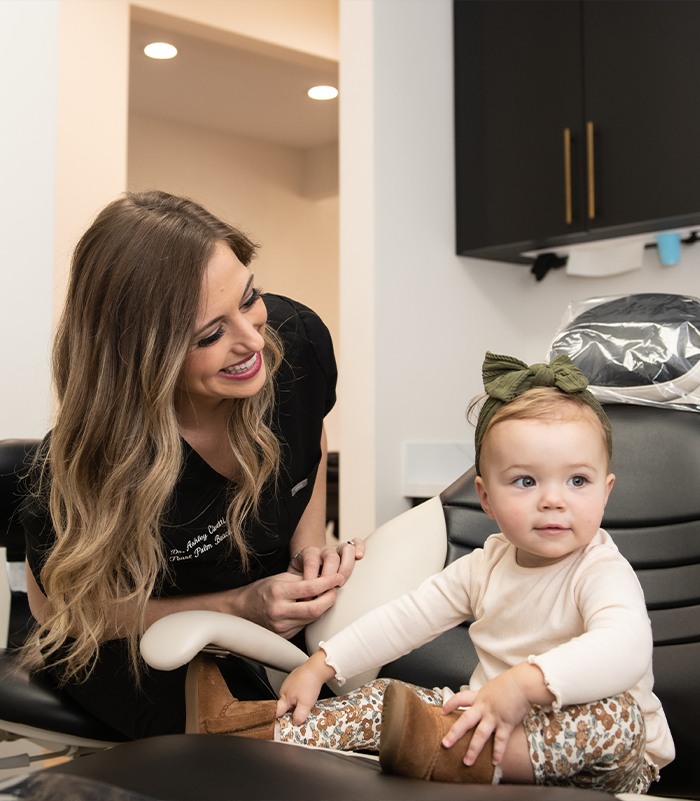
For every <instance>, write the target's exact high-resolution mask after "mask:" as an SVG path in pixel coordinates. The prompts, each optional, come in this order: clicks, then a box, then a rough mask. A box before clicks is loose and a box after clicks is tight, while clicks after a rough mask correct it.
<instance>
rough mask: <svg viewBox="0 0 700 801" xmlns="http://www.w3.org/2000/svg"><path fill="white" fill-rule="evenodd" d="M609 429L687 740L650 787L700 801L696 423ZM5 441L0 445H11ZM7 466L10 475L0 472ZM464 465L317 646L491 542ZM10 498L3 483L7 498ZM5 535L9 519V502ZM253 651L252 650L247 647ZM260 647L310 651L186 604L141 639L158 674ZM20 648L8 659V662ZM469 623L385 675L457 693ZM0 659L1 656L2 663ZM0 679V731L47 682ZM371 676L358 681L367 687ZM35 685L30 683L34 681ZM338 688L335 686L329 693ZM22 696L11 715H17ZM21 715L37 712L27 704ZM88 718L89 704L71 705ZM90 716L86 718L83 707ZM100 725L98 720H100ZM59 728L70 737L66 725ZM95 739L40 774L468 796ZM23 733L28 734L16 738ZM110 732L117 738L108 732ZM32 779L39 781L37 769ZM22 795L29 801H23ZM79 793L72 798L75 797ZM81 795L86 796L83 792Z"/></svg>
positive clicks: (349, 596) (17, 722) (143, 789)
mask: <svg viewBox="0 0 700 801" xmlns="http://www.w3.org/2000/svg"><path fill="white" fill-rule="evenodd" d="M606 410H607V411H608V413H609V416H610V419H611V421H612V424H613V439H614V457H613V471H614V472H615V473H616V475H617V483H616V485H615V489H614V491H613V493H612V495H611V498H610V501H609V503H608V507H607V509H606V515H605V519H604V521H603V525H604V526H605V528H607V530H608V531H609V532H610V533H611V535H612V536H613V538H614V539H615V541H616V542H617V544H618V546H619V547H620V550H621V551H622V552H623V554H624V555H625V556H626V557H627V558H628V559H629V560H630V562H631V563H632V565H633V567H634V569H635V570H636V572H637V575H638V576H639V578H640V581H641V583H642V586H643V588H644V592H645V596H646V600H647V607H648V609H649V615H650V618H651V622H652V629H653V634H654V643H655V646H654V671H655V679H656V683H655V692H656V693H657V695H658V696H659V697H660V699H661V701H662V703H663V706H664V709H665V711H666V715H667V717H668V720H669V724H670V726H671V730H672V733H673V736H674V739H675V742H676V749H677V756H676V761H675V762H674V763H672V764H671V765H669V766H667V767H666V768H664V769H663V771H662V780H661V782H660V783H658V784H656V785H654V786H653V787H652V788H651V793H652V794H656V795H661V796H667V797H674V798H688V799H700V773H699V772H698V769H697V767H696V763H695V760H696V758H697V757H698V755H700V724H699V721H700V670H699V669H698V666H699V665H700V416H698V414H697V413H695V412H690V411H676V410H671V409H658V408H652V407H642V406H633V405H610V406H607V407H606ZM4 447H5V443H0V452H1V451H2V450H3V449H4ZM3 471H4V468H2V469H0V474H1V473H3ZM474 475H475V474H474V471H473V469H471V470H469V471H467V472H466V473H465V474H464V475H463V476H462V477H461V478H459V479H458V480H457V481H456V482H454V484H452V485H451V486H450V487H448V488H447V489H446V490H445V491H444V492H443V493H442V494H441V495H440V496H438V497H436V498H432V499H430V500H428V501H426V502H424V503H422V504H420V505H418V506H416V507H415V508H413V509H410V510H409V511H407V512H405V513H404V514H402V515H400V516H399V517H397V518H395V519H394V520H391V521H389V522H388V523H386V524H384V525H383V526H381V527H379V528H378V529H377V530H376V531H375V532H374V533H373V534H372V535H371V536H370V537H369V538H368V540H367V553H366V556H365V559H363V560H362V561H361V562H359V563H358V564H357V567H356V572H355V575H354V576H353V579H352V580H351V581H350V582H348V584H347V585H346V587H344V588H343V590H342V591H341V592H340V593H339V596H338V602H337V604H336V606H335V607H334V608H333V609H332V610H331V611H330V612H329V613H327V614H326V615H325V616H324V617H323V618H322V619H321V620H319V621H317V622H316V623H315V624H313V625H312V626H309V627H308V632H307V635H308V637H307V641H308V645H309V648H310V649H314V648H315V647H316V646H317V644H318V641H319V640H321V639H323V638H325V637H328V636H330V634H332V633H333V632H334V631H336V630H337V629H338V628H339V627H342V626H343V625H344V624H345V623H346V622H348V621H350V620H352V619H353V618H355V617H357V616H358V615H359V614H361V613H362V612H363V611H365V610H367V609H370V608H372V607H374V606H376V605H377V604H379V603H382V602H383V601H386V600H389V599H390V598H392V597H394V596H395V595H397V594H399V593H401V592H403V591H405V590H406V589H409V588H410V587H413V586H415V585H416V584H417V583H418V582H419V581H421V580H422V578H424V577H425V576H427V575H430V574H432V573H434V572H436V571H437V570H439V569H441V567H442V566H443V565H444V564H445V563H446V562H450V561H452V560H453V559H455V558H458V557H459V556H461V555H462V554H464V553H467V552H469V551H470V550H472V549H474V548H478V547H480V546H481V545H482V544H483V542H484V540H485V539H486V537H487V536H488V535H489V534H491V533H492V532H493V530H494V529H493V522H492V521H490V520H489V519H488V518H486V516H485V515H484V514H483V512H482V511H481V508H480V506H479V502H478V498H477V495H476V492H475V490H474V486H473V482H474ZM6 491H7V487H6V486H5V485H4V484H3V486H2V493H3V495H4V493H5V492H6ZM2 509H3V522H2V528H0V532H2V530H3V529H4V528H5V521H6V518H5V507H4V506H3V507H2ZM243 646H244V647H243ZM212 647H214V648H215V649H217V650H218V649H224V650H231V651H233V652H236V653H239V654H241V655H243V656H250V657H252V658H256V659H258V660H259V661H262V662H263V663H265V664H267V665H269V666H270V668H272V675H273V677H274V676H275V675H277V676H278V677H279V676H281V675H283V674H284V673H285V672H287V671H289V670H290V669H292V668H293V667H295V666H296V665H297V664H299V663H300V662H301V661H302V660H303V659H304V658H305V654H303V653H302V652H301V651H298V650H297V649H295V647H294V646H293V645H291V643H289V642H288V641H286V640H283V639H281V638H279V637H277V635H275V634H273V633H271V632H269V631H267V630H265V629H261V628H259V627H257V626H255V624H252V623H250V622H249V621H244V620H240V619H236V618H232V617H230V616H227V615H221V614H219V613H213V612H181V613H177V614H175V615H171V616H169V617H166V618H163V619H162V620H159V621H158V622H157V623H156V624H154V625H153V626H152V627H151V628H150V629H149V630H148V631H147V632H146V633H145V634H144V637H143V638H142V654H143V656H144V658H145V660H146V661H147V662H148V663H149V664H151V665H153V666H154V667H156V668H160V669H174V668H175V667H178V666H180V665H182V664H185V663H186V662H188V661H189V660H190V659H191V658H192V656H194V654H195V653H197V652H198V651H199V650H201V649H203V648H212ZM7 656H9V657H10V659H11V652H10V653H8V652H6V653H5V654H3V655H2V657H3V659H4V658H5V657H7ZM475 661H476V660H475V656H474V653H473V649H472V647H471V643H470V641H469V633H468V625H467V624H464V625H462V626H459V627H457V628H455V629H453V630H451V631H448V632H446V633H445V634H443V635H441V636H440V637H438V638H437V639H436V640H434V641H433V642H431V643H429V644H428V645H426V646H424V647H423V648H420V649H418V650H417V651H414V652H413V653H412V654H409V655H407V656H405V657H402V658H401V659H399V660H397V661H396V662H394V663H392V664H390V665H385V666H383V668H382V669H381V671H380V675H382V676H390V677H393V678H399V679H403V680H406V681H411V682H413V683H416V684H421V685H426V686H450V687H453V688H457V687H458V686H459V685H460V684H463V683H465V682H466V681H467V680H468V676H469V674H470V672H471V670H472V668H473V666H474V664H475ZM0 665H1V661H0ZM6 675H7V674H5V673H3V674H2V676H3V678H2V680H0V728H4V729H5V730H6V731H10V732H13V731H17V730H18V729H21V728H22V727H23V721H22V716H21V715H20V714H19V712H18V706H17V703H16V701H14V702H13V698H15V690H16V688H15V686H14V685H15V684H16V683H18V684H19V692H20V693H21V692H23V691H24V692H26V693H27V694H26V695H25V698H26V699H29V698H30V695H29V692H32V693H33V692H34V690H35V689H36V688H35V686H34V684H35V680H34V679H27V678H26V677H20V679H19V681H18V682H16V681H15V679H10V680H9V682H8V683H7V684H6V680H5V676H6ZM372 677H373V675H370V674H365V675H364V676H360V677H354V678H353V680H352V682H349V683H348V684H347V685H345V688H347V687H348V686H358V685H359V684H361V683H363V682H364V681H366V680H367V679H369V678H372ZM23 688H24V689H23ZM331 689H333V690H337V688H335V687H332V686H331ZM31 698H32V699H33V701H32V703H35V704H36V707H35V708H34V709H33V713H32V720H33V723H32V724H31V725H30V727H29V728H30V730H31V732H32V733H33V732H34V731H35V730H40V731H42V732H45V733H47V739H49V737H48V732H53V741H54V742H61V741H62V737H61V735H60V734H57V730H56V729H55V728H54V727H53V723H48V722H47V724H46V726H45V727H43V728H42V727H41V726H39V725H38V723H39V719H40V718H41V715H42V714H43V709H42V708H41V705H42V704H43V703H44V702H50V703H49V705H50V704H54V705H55V704H57V703H59V704H61V703H62V701H61V699H60V697H58V696H56V695H55V694H53V693H52V692H51V691H49V690H48V689H46V688H41V687H40V688H39V692H38V694H37V695H32V696H31ZM12 703H14V709H15V710H16V711H15V713H13V714H10V713H9V712H8V711H7V707H8V704H9V705H12ZM24 712H25V715H26V714H29V712H28V710H27V709H25V710H24ZM71 712H72V713H75V714H76V715H77V717H80V716H81V713H80V710H75V709H73V710H71ZM82 715H83V717H85V714H84V713H82ZM91 723H93V724H94V723H95V721H91ZM58 731H60V730H58ZM97 733H98V735H101V734H104V735H105V736H104V738H103V739H101V737H100V736H97V737H96V739H95V740H92V747H93V748H95V747H99V745H100V744H101V746H102V747H103V748H104V747H106V746H108V745H110V746H114V747H111V748H109V749H105V750H101V751H99V753H94V754H92V755H89V756H84V757H81V758H80V759H73V760H71V761H69V762H66V763H64V764H61V765H57V766H55V767H51V768H48V769H46V770H44V771H42V772H41V774H42V779H45V780H47V781H48V780H49V778H50V779H51V780H53V781H56V780H57V779H58V777H59V776H64V777H65V779H66V781H69V780H70V781H76V780H78V779H81V780H84V781H86V782H97V783H102V784H105V783H106V784H108V785H109V786H113V787H116V788H120V789H122V790H124V791H126V792H130V793H138V794H142V795H143V796H145V797H148V798H154V799H163V801H166V800H167V801H180V800H182V801H190V800H192V801H194V800H196V801H209V799H211V801H239V799H292V798H300V799H302V798H303V799H304V801H314V799H321V798H324V799H326V798H327V799H332V801H341V799H357V798H359V797H363V798H365V799H367V801H372V799H392V798H402V799H423V798H426V799H428V798H430V799H435V800H436V801H440V800H441V799H443V798H444V799H445V801H447V800H448V799H451V798H453V797H454V798H455V799H456V798H458V797H459V798H461V799H463V798H465V797H467V789H466V788H463V787H460V786H458V785H448V784H436V783H427V782H420V781H414V780H408V779H404V778H402V777H396V776H386V775H384V774H382V773H381V772H380V771H379V768H378V766H377V764H376V761H375V760H373V759H371V758H369V757H366V756H363V755H359V756H353V755H344V754H339V753H332V752H323V751H320V750H311V749H305V748H292V747H289V746H285V745H283V744H279V743H268V742H260V741H252V740H244V739H242V738H236V737H217V736H215V735H184V734H183V735H171V736H167V737H154V738H149V739H147V740H140V741H136V742H130V743H125V744H121V745H116V746H115V745H114V743H115V742H116V738H114V737H112V738H110V736H109V735H110V733H109V732H105V731H102V732H97ZM18 734H19V735H20V736H23V735H22V731H18ZM112 734H113V733H112ZM26 781H27V782H31V781H39V779H37V777H32V778H27V779H26ZM596 795H598V796H599V797H601V798H606V797H607V796H605V795H604V794H599V793H595V792H593V791H590V790H580V789H576V788H555V787H522V786H515V785H513V786H505V785H504V786H498V787H482V786H479V787H475V786H470V787H469V789H468V797H469V798H470V799H478V800H479V801H480V800H481V799H484V801H509V799H514V800H515V799H518V801H522V800H523V799H525V801H527V799H529V798H530V797H532V798H533V799H534V798H537V799H540V800H541V801H549V800H550V799H552V801H554V799H561V800H562V801H586V799H588V801H593V799H594V798H595V797H596ZM17 797H18V798H19V797H24V796H20V795H17ZM77 797H78V796H76V798H77ZM85 797H86V798H88V797H90V796H85Z"/></svg>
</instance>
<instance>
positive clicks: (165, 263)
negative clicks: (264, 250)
mask: <svg viewBox="0 0 700 801" xmlns="http://www.w3.org/2000/svg"><path fill="white" fill-rule="evenodd" d="M255 249H256V248H255V245H253V243H252V242H250V240H249V239H248V238H247V237H246V236H244V235H243V234H242V233H241V232H240V231H237V230H236V229H234V228H232V227H231V226H229V225H226V224H225V223H223V222H222V221H220V220H218V219H217V218H216V217H214V216H213V215H211V214H210V213H209V212H207V211H206V210H205V209H203V208H202V207H201V206H199V205H197V204H196V203H193V202H192V201H190V200H187V199H183V198H178V197H174V196H172V195H168V194H166V193H163V192H147V193H142V194H134V193H130V194H126V195H125V196H123V197H122V198H120V199H118V200H116V201H114V202H113V203H111V204H110V205H108V206H107V207H106V208H105V209H104V210H103V211H102V212H101V213H100V214H99V215H98V217H97V218H96V220H95V221H94V223H93V224H92V225H91V227H90V228H89V229H88V231H87V232H86V233H85V234H84V235H83V237H82V239H81V240H80V242H79V243H78V246H77V248H76V251H75V254H74V257H73V263H72V269H71V276H70V281H69V286H68V293H67V299H66V304H65V308H64V312H63V316H62V319H61V322H60V325H59V328H58V332H57V336H56V340H55V343H54V352H53V369H54V381H55V386H56V393H57V398H58V403H59V409H58V414H57V417H56V422H55V426H54V427H53V429H52V431H51V433H50V435H49V436H47V437H46V439H45V441H44V443H43V446H42V448H41V451H40V455H39V459H38V460H37V463H36V465H35V469H34V472H33V475H34V487H35V490H34V492H33V493H32V495H31V496H30V497H29V498H28V499H27V501H26V503H25V505H24V509H23V520H24V525H25V532H26V540H27V583H28V594H29V602H30V606H31V610H32V614H33V616H34V617H35V619H36V621H37V622H38V626H37V628H36V630H35V632H34V634H33V636H32V637H31V639H30V640H29V642H28V643H27V646H26V648H25V660H26V662H27V663H28V664H29V665H30V666H31V667H33V668H36V669H45V670H46V671H47V673H48V674H49V676H50V677H51V678H52V679H53V680H55V681H56V682H59V683H60V684H61V685H62V686H63V687H64V688H65V689H66V691H67V692H68V693H70V694H71V695H72V696H73V697H74V698H75V699H76V700H77V701H78V702H79V703H80V704H81V705H82V706H84V707H85V708H86V709H88V710H89V711H90V712H92V713H93V714H94V715H96V716H97V717H99V718H100V719H102V720H104V721H105V722H107V723H108V724H110V725H111V726H112V727H114V728H115V729H117V730H119V731H120V732H122V733H123V734H125V735H126V736H128V737H133V738H136V737H142V736H149V735H155V734H163V733H170V732H178V731H184V721H185V707H184V672H185V671H184V669H183V670H179V671H173V672H171V673H165V672H159V671H154V670H150V669H148V668H147V667H146V666H145V665H144V664H143V663H142V662H141V661H140V660H139V656H138V640H139V636H140V635H141V633H142V632H143V631H144V630H145V629H146V628H147V627H148V626H149V625H150V624H151V623H153V622H154V621H155V620H157V619H158V618H160V617H162V616H163V615H166V614H169V613H171V612H175V611H180V610H184V609H211V610H216V611H222V612H227V613H231V614H236V615H240V616H242V617H245V618H248V619H250V620H253V621H255V622H256V623H260V624H261V625H263V626H266V627H267V628H269V629H271V630H273V631H276V632H278V633H279V634H281V635H282V636H284V637H286V638H293V637H294V636H295V635H297V634H298V633H300V632H301V631H302V629H303V628H304V626H305V625H306V624H307V623H309V622H311V621H313V620H316V619H317V618H318V617H319V616H320V615H321V614H322V613H323V612H324V611H326V610H327V609H328V608H329V607H331V606H332V605H333V603H334V602H335V592H336V589H337V588H338V587H339V586H341V585H342V584H343V583H344V581H345V580H346V579H347V578H348V576H349V575H350V573H351V572H352V569H353V565H354V561H355V559H357V558H361V556H362V553H363V543H362V542H361V541H360V540H355V541H354V543H352V544H351V543H345V544H343V545H342V546H340V547H338V548H337V549H336V548H332V547H327V546H326V544H325V466H326V443H325V435H324V430H323V418H324V416H325V415H326V414H327V413H328V411H329V410H330V409H331V407H332V406H333V403H334V402H335V381H336V368H335V360H334V356H333V348H332V343H331V340H330V336H329V334H328V331H327V329H326V327H325V326H324V325H323V323H322V322H321V320H320V319H319V318H318V317H317V316H316V315H315V314H314V313H313V312H312V311H311V310H310V309H307V308H306V307H304V306H302V305H301V304H299V303H296V302H294V301H291V300H289V299H286V298H282V297H279V296H275V295H266V296H265V297H264V298H263V297H262V296H261V294H260V290H258V289H256V288H255V285H254V280H253V275H252V273H251V272H250V269H249V264H250V262H251V260H252V258H253V256H254V253H255ZM226 679H227V681H228V682H229V685H230V686H231V688H232V690H233V691H234V692H235V693H236V694H237V695H238V696H239V697H243V698H245V697H253V698H258V697H261V693H264V692H265V691H266V688H265V687H264V685H263V680H262V677H261V674H260V672H259V671H257V670H256V669H255V668H253V667H251V666H250V665H249V664H248V663H245V662H243V661H241V660H231V661H230V663H229V664H228V666H227V668H226Z"/></svg>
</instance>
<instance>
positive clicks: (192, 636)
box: [140, 610, 307, 673]
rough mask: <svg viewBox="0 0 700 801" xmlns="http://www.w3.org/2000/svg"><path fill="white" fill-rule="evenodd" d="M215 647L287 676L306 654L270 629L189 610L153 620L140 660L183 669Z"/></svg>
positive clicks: (154, 666) (150, 663)
mask: <svg viewBox="0 0 700 801" xmlns="http://www.w3.org/2000/svg"><path fill="white" fill-rule="evenodd" d="M210 645H214V646H217V647H218V648H223V649H225V650H227V651H230V652H231V653H233V654H237V655H238V656H244V657H248V658H249V659H255V660H257V661H258V662H261V663H262V664H263V665H265V666H267V667H271V668H274V669H275V670H280V671H283V672H285V673H289V672H290V671H291V670H294V668H295V667H297V666H298V665H301V664H302V663H303V662H305V661H306V659H307V656H306V654H305V653H304V652H303V651H302V650H301V649H300V648H297V647H296V646H295V645H293V644H292V643H291V642H289V641H288V640H285V639H284V638H283V637H280V636H279V634H275V633H274V632H272V631H270V630H269V629H266V628H263V627H262V626H258V625H257V623H252V622H251V621H250V620H245V619H244V618H241V617H235V616H234V615H227V614H225V613H223V612H208V611H198V610H190V611H185V612H175V613H173V614H172V615H167V616H166V617H162V618H160V620H156V622H155V623H154V624H153V625H152V626H150V627H149V628H148V630H147V631H146V632H145V633H144V635H143V637H142V638H141V646H140V647H141V656H143V658H144V660H145V661H146V663H147V664H149V665H150V666H151V667H153V668H156V669H157V670H175V668H178V667H181V666H182V665H186V664H187V663H188V662H189V661H190V660H191V659H193V658H194V657H195V656H196V655H197V654H198V653H199V652H200V651H201V650H202V649H204V648H205V647H206V646H210Z"/></svg>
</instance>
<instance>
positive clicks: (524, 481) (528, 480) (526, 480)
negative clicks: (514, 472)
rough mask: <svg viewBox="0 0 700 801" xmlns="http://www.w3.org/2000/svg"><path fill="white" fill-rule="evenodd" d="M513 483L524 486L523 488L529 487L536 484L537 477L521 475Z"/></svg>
mask: <svg viewBox="0 0 700 801" xmlns="http://www.w3.org/2000/svg"><path fill="white" fill-rule="evenodd" d="M513 484H514V485H515V486H516V487H522V488H523V489H528V488H529V487H534V486H535V479H534V478H532V476H520V478H516V479H515V481H514V482H513Z"/></svg>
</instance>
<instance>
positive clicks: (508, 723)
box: [442, 665, 551, 765]
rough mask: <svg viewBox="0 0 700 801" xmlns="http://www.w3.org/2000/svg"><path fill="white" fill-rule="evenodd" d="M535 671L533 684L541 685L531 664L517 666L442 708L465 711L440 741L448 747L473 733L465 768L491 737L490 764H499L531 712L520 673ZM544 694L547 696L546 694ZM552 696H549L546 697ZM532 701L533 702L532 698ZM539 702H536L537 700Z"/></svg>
mask: <svg viewBox="0 0 700 801" xmlns="http://www.w3.org/2000/svg"><path fill="white" fill-rule="evenodd" d="M531 672H534V674H535V681H536V682H537V681H539V682H540V683H541V684H542V686H544V681H543V678H542V674H541V672H540V671H539V669H538V668H536V667H534V666H533V665H519V666H517V667H516V668H511V669H510V670H507V671H506V672H505V673H502V674H501V675H500V676H498V677H497V678H495V679H492V680H491V681H489V682H487V683H486V684H485V685H484V686H483V687H482V688H481V689H480V690H479V691H478V692H471V691H469V690H467V691H464V692H459V693H456V694H455V695H454V696H452V697H451V698H450V699H448V700H447V701H446V702H445V704H444V706H443V711H444V712H445V713H449V712H454V711H456V710H458V709H459V708H464V707H466V709H465V710H464V711H463V712H462V714H461V716H460V718H459V719H458V720H457V721H455V723H454V724H453V726H452V728H451V729H450V730H449V731H448V732H447V734H446V735H445V737H444V738H443V741H442V744H443V745H444V746H445V748H451V747H452V746H453V745H454V744H455V743H456V742H457V740H459V739H460V737H463V736H464V735H465V734H466V733H467V732H468V731H470V730H473V732H474V733H473V735H472V739H471V742H470V743H469V748H468V749H467V753H466V754H465V756H464V764H465V765H473V764H474V761H475V760H476V758H477V757H478V756H479V754H480V753H481V749H482V748H483V747H484V745H485V743H486V742H487V740H488V739H489V737H490V736H491V735H492V734H493V735H494V744H493V763H494V765H499V764H500V763H501V761H502V760H503V756H504V754H505V752H506V748H507V746H508V741H509V740H510V736H511V734H512V733H513V729H515V727H516V726H518V725H520V724H521V723H522V721H523V719H524V718H525V716H526V715H527V714H528V712H529V711H530V709H531V706H530V704H531V699H530V698H528V689H529V687H528V683H527V682H523V681H522V679H523V676H522V675H521V674H523V673H525V674H527V677H528V678H529V674H530V673H531ZM545 692H547V694H548V695H549V693H548V691H546V688H545ZM549 697H551V695H550V696H549ZM532 700H533V701H534V700H535V699H532ZM538 700H539V699H538Z"/></svg>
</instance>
